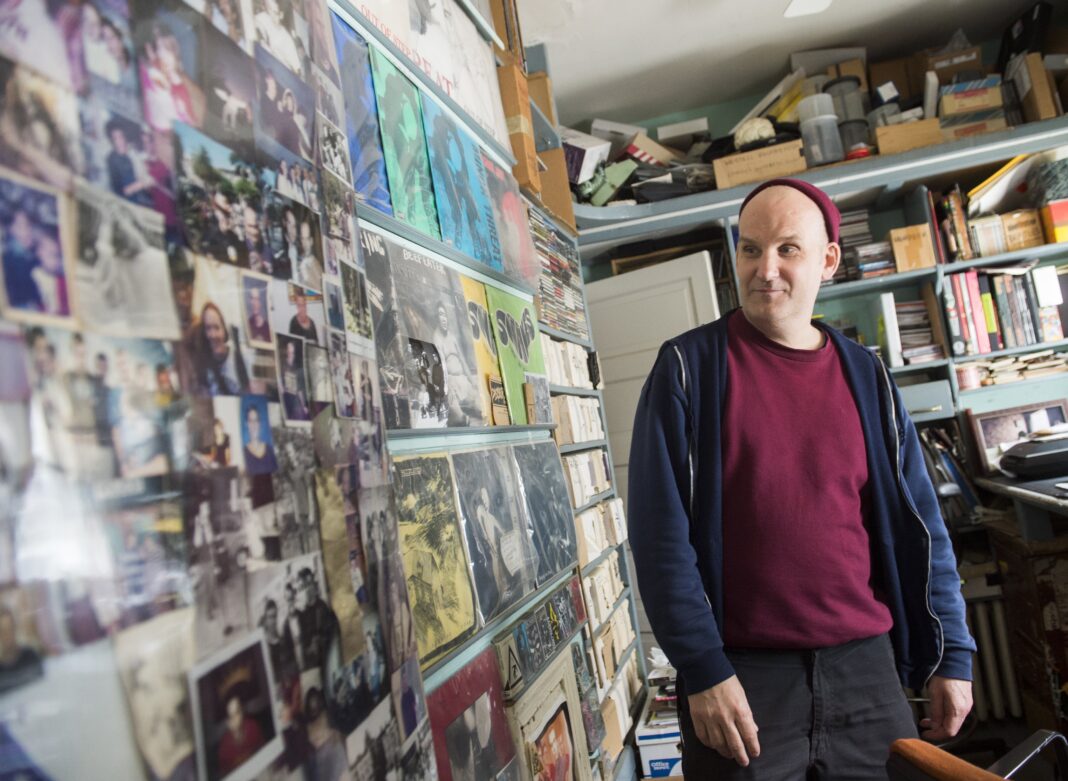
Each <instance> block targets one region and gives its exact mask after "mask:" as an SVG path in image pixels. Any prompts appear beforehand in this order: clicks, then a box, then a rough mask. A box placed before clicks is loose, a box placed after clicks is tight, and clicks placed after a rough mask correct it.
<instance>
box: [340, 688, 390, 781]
mask: <svg viewBox="0 0 1068 781" xmlns="http://www.w3.org/2000/svg"><path fill="white" fill-rule="evenodd" d="M345 749H346V751H347V753H348V755H349V760H350V762H351V768H352V773H353V776H355V777H356V778H361V779H362V778H388V777H389V774H390V773H391V772H392V771H393V770H394V769H395V768H396V767H397V766H398V765H399V763H400V750H401V737H400V727H399V725H398V724H397V719H396V717H395V716H394V714H393V705H392V703H391V702H389V700H388V699H387V700H383V701H382V703H381V704H380V705H379V706H378V707H377V708H375V709H374V711H372V712H371V715H370V716H368V717H367V719H365V720H364V722H363V723H362V724H360V726H359V728H358V729H357V730H356V731H355V732H353V733H352V734H351V735H349V736H348V738H346V740H345Z"/></svg>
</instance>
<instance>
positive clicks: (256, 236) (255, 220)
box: [245, 206, 260, 242]
mask: <svg viewBox="0 0 1068 781" xmlns="http://www.w3.org/2000/svg"><path fill="white" fill-rule="evenodd" d="M245 236H246V237H247V238H248V240H249V241H252V242H257V241H259V240H260V224H259V216H258V215H257V214H256V210H255V209H253V208H252V207H251V206H246V207H245Z"/></svg>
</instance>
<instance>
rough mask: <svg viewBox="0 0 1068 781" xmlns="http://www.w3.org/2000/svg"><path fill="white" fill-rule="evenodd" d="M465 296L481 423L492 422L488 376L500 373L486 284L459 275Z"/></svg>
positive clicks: (491, 376)
mask: <svg viewBox="0 0 1068 781" xmlns="http://www.w3.org/2000/svg"><path fill="white" fill-rule="evenodd" d="M460 283H461V284H462V285H463V289H464V298H465V299H466V301H467V326H468V330H469V331H470V333H471V342H472V344H474V346H475V360H476V361H478V389H479V393H480V394H481V396H482V425H484V426H491V425H494V420H493V399H492V393H491V390H490V387H491V382H490V381H491V379H492V378H494V377H496V378H499V377H500V373H501V369H500V364H499V363H498V362H497V342H496V341H495V340H494V338H493V326H492V325H490V319H489V307H488V306H487V305H486V288H485V286H484V285H483V284H482V283H481V282H479V281H477V280H474V279H471V278H470V277H461V278H460Z"/></svg>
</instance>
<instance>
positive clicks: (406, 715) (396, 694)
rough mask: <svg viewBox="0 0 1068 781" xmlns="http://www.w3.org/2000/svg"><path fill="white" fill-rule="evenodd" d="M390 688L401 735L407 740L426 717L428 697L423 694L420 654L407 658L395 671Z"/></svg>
mask: <svg viewBox="0 0 1068 781" xmlns="http://www.w3.org/2000/svg"><path fill="white" fill-rule="evenodd" d="M389 688H390V693H391V694H392V695H393V710H394V712H395V713H396V715H397V722H398V723H399V724H400V728H401V735H402V736H403V737H404V739H405V740H407V738H408V736H410V735H411V734H412V733H414V732H415V730H416V727H418V726H419V725H420V724H421V723H422V722H423V719H425V718H426V697H425V696H424V694H423V677H422V675H420V674H419V657H418V656H412V657H409V658H408V659H405V660H404V662H403V663H401V664H400V665H399V666H398V667H397V668H396V669H395V670H394V671H393V676H392V679H391V682H390V687H389Z"/></svg>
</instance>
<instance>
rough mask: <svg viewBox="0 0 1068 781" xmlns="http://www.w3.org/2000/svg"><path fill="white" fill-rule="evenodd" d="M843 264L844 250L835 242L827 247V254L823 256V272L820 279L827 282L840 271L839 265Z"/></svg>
mask: <svg viewBox="0 0 1068 781" xmlns="http://www.w3.org/2000/svg"><path fill="white" fill-rule="evenodd" d="M841 262H842V248H841V247H839V246H838V244H836V243H835V242H833V241H832V242H831V243H830V244H828V245H827V253H826V254H825V255H824V256H823V272H822V273H821V274H820V279H822V280H823V281H827V280H828V279H830V278H831V277H833V276H834V272H835V271H837V270H838V264H839V263H841Z"/></svg>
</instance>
